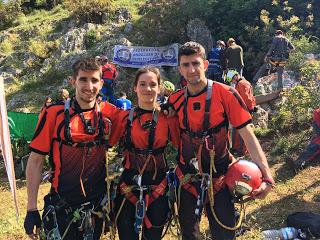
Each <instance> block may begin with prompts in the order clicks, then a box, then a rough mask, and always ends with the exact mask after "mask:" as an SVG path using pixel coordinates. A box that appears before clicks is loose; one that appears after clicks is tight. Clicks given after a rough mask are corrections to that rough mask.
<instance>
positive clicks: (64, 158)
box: [24, 58, 120, 239]
mask: <svg viewBox="0 0 320 240" xmlns="http://www.w3.org/2000/svg"><path fill="white" fill-rule="evenodd" d="M72 69H73V76H72V79H71V81H70V82H71V85H72V86H73V87H74V88H75V92H76V93H75V96H74V97H72V98H71V99H69V100H67V101H65V103H63V102H61V101H60V102H57V103H56V104H52V105H50V106H48V107H45V108H44V109H43V110H42V112H41V113H40V117H39V122H38V125H37V128H36V131H35V134H34V137H33V139H32V141H31V143H30V149H31V154H30V157H29V160H28V165H27V170H26V178H27V193H28V204H27V215H26V218H25V222H24V227H25V230H26V233H27V234H28V235H29V236H30V237H31V238H32V239H37V238H38V233H39V229H40V226H41V225H42V226H43V229H42V230H43V231H42V237H44V236H43V235H46V237H45V239H61V237H62V236H63V235H64V239H99V237H100V235H101V232H102V225H103V219H101V218H98V217H97V215H94V214H93V212H99V211H100V210H101V200H102V199H103V197H104V195H105V193H106V183H105V177H106V168H105V146H106V139H107V137H108V136H107V135H108V133H109V132H110V131H109V130H110V127H111V126H110V124H109V122H110V121H111V122H115V121H116V117H117V115H118V114H117V113H118V111H120V110H118V109H117V108H115V106H113V105H111V104H109V103H102V104H101V105H98V104H97V103H96V96H97V95H98V93H99V91H100V90H101V88H102V86H103V80H101V74H102V71H101V65H100V63H99V62H98V61H97V60H96V59H94V58H84V59H80V60H78V61H77V62H75V63H74V64H73V66H72ZM109 120H110V121H109ZM46 155H49V163H50V166H51V177H50V181H51V190H50V192H49V194H48V195H46V196H45V198H44V211H43V216H42V222H41V219H40V215H39V211H38V208H37V195H38V190H39V185H40V182H41V174H42V168H43V163H44V160H45V156H46Z"/></svg>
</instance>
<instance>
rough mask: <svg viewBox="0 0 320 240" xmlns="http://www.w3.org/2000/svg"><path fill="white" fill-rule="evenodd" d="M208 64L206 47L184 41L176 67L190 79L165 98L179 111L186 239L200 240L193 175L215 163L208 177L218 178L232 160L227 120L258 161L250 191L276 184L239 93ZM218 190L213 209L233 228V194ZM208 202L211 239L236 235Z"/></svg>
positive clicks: (264, 191)
mask: <svg viewBox="0 0 320 240" xmlns="http://www.w3.org/2000/svg"><path fill="white" fill-rule="evenodd" d="M208 64H209V63H208V61H207V60H206V54H205V50H204V48H203V47H202V46H201V45H200V44H198V43H195V42H187V43H185V44H184V45H182V46H181V47H180V49H179V71H180V73H181V75H183V77H184V78H185V79H186V81H187V82H188V84H187V91H185V89H181V90H179V91H177V92H175V93H173V94H172V95H171V96H170V97H169V102H170V103H171V104H172V105H173V108H174V110H175V111H176V112H177V115H178V118H179V125H180V131H181V140H180V148H179V156H178V157H179V158H178V166H177V169H176V174H177V177H178V178H179V181H180V184H182V186H181V192H180V206H179V221H180V225H181V230H182V239H184V240H186V239H188V240H190V239H200V232H199V218H200V217H199V214H198V215H197V214H195V213H196V212H199V211H198V210H201V209H199V204H198V203H197V202H198V201H197V198H198V197H199V190H200V192H201V186H200V184H201V180H198V181H197V180H196V179H195V176H196V174H200V175H201V176H202V178H204V177H206V176H208V174H210V172H211V171H210V169H212V168H213V167H214V168H215V170H216V172H215V171H212V173H213V174H210V175H211V176H210V178H209V179H211V178H212V180H213V183H215V182H216V179H217V178H219V177H221V176H222V175H224V174H225V173H226V171H227V169H228V166H229V164H230V162H231V159H232V156H231V155H230V153H229V151H228V150H229V149H228V121H230V122H231V124H232V125H233V126H234V127H236V128H237V129H238V131H239V133H240V135H241V137H242V139H243V140H244V142H245V144H246V146H247V147H248V150H249V153H250V155H251V158H252V160H253V161H254V162H256V163H257V164H258V165H259V167H260V168H261V171H262V174H263V177H264V180H263V183H262V184H261V186H260V187H259V188H258V189H256V190H254V191H253V193H252V195H253V196H254V197H255V198H264V197H265V196H266V195H267V194H268V192H269V191H270V189H271V185H272V184H273V183H274V181H273V179H272V176H271V173H270V169H269V166H268V163H267V159H266V157H265V155H264V153H263V151H262V149H261V146H260V144H259V142H258V140H257V138H256V137H255V135H254V133H253V130H252V127H251V121H252V120H251V115H250V113H249V112H248V110H247V108H246V107H245V104H244V103H243V101H242V99H241V97H240V96H239V94H238V93H237V91H235V90H234V89H233V88H231V87H229V86H227V85H224V84H221V83H216V82H212V81H211V80H208V79H207V78H206V77H205V71H206V70H207V68H208ZM212 164H214V165H213V166H212ZM187 176H188V177H190V176H191V177H190V178H187ZM192 176H194V177H192ZM214 185H216V184H214ZM219 188H220V189H218V186H217V189H216V190H215V194H214V206H213V210H214V213H215V214H216V217H217V219H218V220H219V221H220V223H222V224H224V225H227V226H229V227H234V225H235V215H234V213H235V212H234V204H233V203H232V196H231V194H230V192H229V190H228V189H227V188H226V187H223V185H220V187H219ZM210 204H211V203H207V204H205V201H203V205H205V206H204V207H205V208H206V210H207V216H208V219H209V225H210V231H211V234H212V237H213V239H218V240H220V239H224V240H229V239H234V237H235V232H234V231H233V230H227V229H225V228H224V227H222V226H221V224H220V223H218V222H217V220H216V218H215V217H214V216H213V212H212V211H211V207H210V206H212V205H210ZM196 210H197V211H196ZM200 212H201V211H200Z"/></svg>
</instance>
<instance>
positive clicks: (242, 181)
mask: <svg viewBox="0 0 320 240" xmlns="http://www.w3.org/2000/svg"><path fill="white" fill-rule="evenodd" d="M225 183H226V185H227V186H228V187H229V190H230V191H231V192H232V193H233V194H234V195H235V196H236V197H242V196H245V195H250V193H251V192H252V191H253V190H255V189H257V188H259V186H260V185H261V183H262V173H261V170H260V168H259V167H258V165H257V164H256V163H254V162H251V161H248V160H239V161H236V162H234V163H232V164H231V166H230V167H229V168H228V171H227V174H226V176H225Z"/></svg>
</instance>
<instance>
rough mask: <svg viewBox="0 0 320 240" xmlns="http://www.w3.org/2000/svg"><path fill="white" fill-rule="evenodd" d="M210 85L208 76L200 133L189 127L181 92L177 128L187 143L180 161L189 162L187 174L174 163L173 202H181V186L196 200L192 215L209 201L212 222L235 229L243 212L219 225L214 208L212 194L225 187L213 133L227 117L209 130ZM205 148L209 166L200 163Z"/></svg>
mask: <svg viewBox="0 0 320 240" xmlns="http://www.w3.org/2000/svg"><path fill="white" fill-rule="evenodd" d="M212 85H213V81H212V80H209V79H208V86H207V95H206V101H205V111H204V119H203V130H202V132H193V131H191V130H190V127H189V124H188V117H187V103H188V92H187V89H186V88H185V91H184V101H183V106H184V108H183V124H184V126H185V129H181V138H182V139H185V140H186V141H185V142H186V144H187V145H188V146H186V147H184V146H182V150H181V154H182V155H183V159H184V160H185V159H188V161H189V162H186V164H189V167H191V173H186V174H184V173H183V172H184V171H183V168H184V167H183V166H181V165H178V167H177V168H176V175H177V177H178V179H179V187H178V189H177V192H178V194H177V195H178V199H177V204H178V208H179V207H180V201H181V200H180V195H181V188H183V189H184V190H186V191H188V192H189V193H191V194H192V195H193V196H194V197H195V198H196V199H197V202H196V209H195V215H196V216H197V217H198V218H199V219H200V216H201V213H202V210H203V207H204V205H205V204H206V202H207V200H209V204H210V209H211V212H212V214H213V217H214V218H215V220H216V222H217V223H218V224H219V225H220V226H221V227H223V228H225V229H228V230H236V229H237V228H239V227H240V226H241V221H242V217H243V215H244V211H241V217H240V220H239V222H238V223H237V224H236V225H235V226H226V225H225V224H223V223H222V222H221V221H220V220H219V218H218V217H217V215H216V213H215V211H214V194H215V193H217V192H219V191H220V190H221V189H222V188H223V187H225V183H224V175H220V176H219V173H218V171H217V169H216V165H215V154H216V149H215V133H218V132H219V131H220V130H221V128H225V129H226V131H227V129H228V120H227V118H225V120H224V121H223V122H221V123H220V124H219V125H217V126H216V127H214V128H210V129H209V124H210V122H209V117H210V112H209V111H210V106H211V98H212V89H213V88H212ZM183 142H184V141H182V143H183ZM196 147H198V150H197V151H194V148H196ZM205 151H207V154H208V156H209V162H210V163H209V166H207V165H206V164H205V163H206V162H202V158H203V157H206V153H205ZM203 153H204V154H203ZM227 154H228V153H227ZM228 156H229V155H228ZM203 163H204V164H205V166H202V164H203ZM208 167H209V173H204V172H203V169H208ZM214 176H218V177H214ZM197 182H200V190H199V189H198V188H197V187H196V186H195V185H194V183H197ZM242 209H244V208H242Z"/></svg>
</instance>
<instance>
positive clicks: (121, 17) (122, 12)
mask: <svg viewBox="0 0 320 240" xmlns="http://www.w3.org/2000/svg"><path fill="white" fill-rule="evenodd" d="M131 19H132V15H131V13H130V11H129V9H127V8H118V9H117V10H116V21H117V22H118V23H123V22H129V21H130V20H131Z"/></svg>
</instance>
